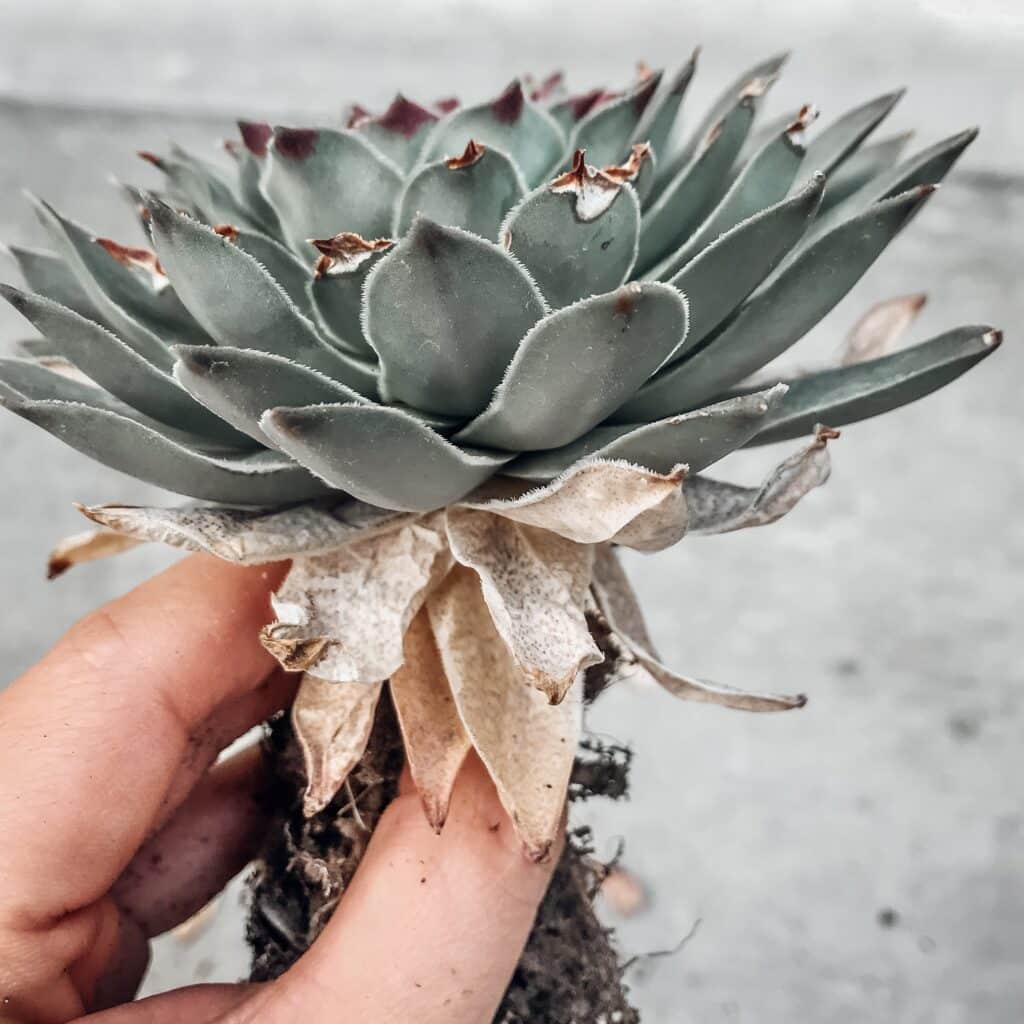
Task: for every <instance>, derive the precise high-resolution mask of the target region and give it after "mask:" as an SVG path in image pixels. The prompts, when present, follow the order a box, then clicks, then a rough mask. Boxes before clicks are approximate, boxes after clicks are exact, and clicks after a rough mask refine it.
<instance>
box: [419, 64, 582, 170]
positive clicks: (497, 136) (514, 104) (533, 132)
mask: <svg viewBox="0 0 1024 1024" xmlns="http://www.w3.org/2000/svg"><path fill="white" fill-rule="evenodd" d="M470 139H475V140H476V141H477V142H479V143H480V144H481V145H483V146H487V147H491V146H493V147H494V148H495V149H499V150H501V151H502V152H503V153H507V154H508V155H509V156H510V157H512V159H513V160H514V161H515V162H516V164H517V166H518V167H519V169H520V170H521V171H522V172H523V177H524V178H525V179H526V181H527V183H528V184H529V185H535V184H536V183H537V182H539V181H540V180H541V179H543V178H544V177H545V176H546V175H547V174H549V173H550V172H551V170H552V168H553V167H554V166H555V164H556V163H557V162H558V160H559V159H560V158H561V156H562V153H563V152H564V151H565V138H564V137H563V135H562V131H561V129H560V128H559V126H558V123H557V122H556V121H555V120H554V118H553V117H552V116H551V115H550V114H548V112H547V111H546V110H543V109H542V108H541V107H539V106H537V105H536V104H535V103H532V102H531V101H530V100H528V99H527V98H526V96H525V95H524V94H523V87H522V83H520V81H519V80H518V79H516V80H515V81H513V82H511V83H510V84H509V86H508V87H507V88H506V89H505V90H504V92H502V94H501V95H500V96H498V97H497V98H496V99H494V100H492V101H490V102H489V103H481V104H479V105H478V106H475V107H462V108H460V109H458V110H455V111H453V112H452V113H450V114H449V115H448V116H447V117H445V118H443V119H442V120H441V121H440V123H439V124H438V125H437V127H436V129H435V130H434V132H433V134H432V135H431V137H430V138H429V139H428V140H427V144H426V146H425V147H424V149H423V159H424V160H432V159H434V160H436V159H439V158H440V157H444V156H451V155H452V154H453V153H461V152H462V151H463V150H464V149H465V148H466V145H467V144H468V143H469V140H470Z"/></svg>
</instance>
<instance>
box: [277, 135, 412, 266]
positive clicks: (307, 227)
mask: <svg viewBox="0 0 1024 1024" xmlns="http://www.w3.org/2000/svg"><path fill="white" fill-rule="evenodd" d="M262 187H263V191H264V194H265V195H266V196H267V198H268V199H269V200H270V203H271V205H272V206H273V207H274V210H275V211H276V213H277V216H278V218H279V220H280V222H281V228H282V231H283V232H284V236H285V240H286V241H287V242H288V244H289V245H290V246H291V248H292V249H293V250H294V251H295V252H298V253H305V252H308V253H309V254H310V255H311V256H315V255H316V253H315V250H314V249H313V247H312V246H311V245H310V244H309V241H308V240H309V239H310V238H325V237H327V236H328V235H333V234H336V233H337V232H339V231H354V232H355V233H356V234H359V235H362V236H363V237H364V238H377V237H379V236H381V235H386V234H387V233H388V231H389V230H390V229H391V218H392V215H393V211H394V207H395V201H396V199H397V198H398V193H399V192H400V191H401V188H402V175H401V173H400V172H399V170H398V168H397V167H396V166H395V165H394V164H393V163H392V162H391V161H390V160H388V159H386V158H385V157H383V156H382V155H381V154H380V153H379V152H378V151H377V150H376V149H374V148H373V147H372V146H371V145H369V144H368V143H367V142H366V141H365V140H364V139H363V138H362V137H361V136H359V135H357V134H356V133H355V132H339V131H334V130H333V129H330V128H278V129H276V130H275V132H274V141H273V145H272V147H271V149H270V153H269V156H268V157H267V168H266V171H265V172H264V175H263V181H262Z"/></svg>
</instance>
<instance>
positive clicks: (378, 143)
mask: <svg viewBox="0 0 1024 1024" xmlns="http://www.w3.org/2000/svg"><path fill="white" fill-rule="evenodd" d="M437 120H438V117H437V114H435V113H433V111H430V110H427V109H426V108H425V107H421V106H420V105H419V104H418V103H413V101H412V100H409V99H406V98H405V97H404V96H403V95H402V94H401V93H399V94H398V95H397V96H396V97H395V98H394V100H392V102H391V105H390V106H389V107H388V109H387V110H385V111H384V113H383V114H380V115H379V116H377V117H365V118H360V119H359V120H358V121H357V122H356V123H355V124H353V125H351V128H352V131H354V132H355V133H356V134H357V135H362V136H363V137H364V138H365V139H366V141H367V142H369V143H370V145H372V146H373V147H374V149H377V150H379V151H380V152H381V153H383V154H384V156H386V157H387V158H388V159H389V160H390V161H392V163H394V164H395V165H396V166H397V167H398V168H400V169H401V170H402V171H403V172H404V173H406V174H408V173H409V171H410V170H411V169H412V168H413V166H414V165H415V164H416V159H417V157H418V156H419V154H420V151H421V150H422V149H423V144H424V143H425V142H426V140H427V138H428V137H429V136H430V132H431V130H432V129H433V127H434V125H435V124H436V123H437Z"/></svg>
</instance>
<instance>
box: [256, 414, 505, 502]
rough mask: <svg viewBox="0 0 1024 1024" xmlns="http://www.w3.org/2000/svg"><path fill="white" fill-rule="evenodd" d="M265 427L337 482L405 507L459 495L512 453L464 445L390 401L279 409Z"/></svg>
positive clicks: (310, 465)
mask: <svg viewBox="0 0 1024 1024" xmlns="http://www.w3.org/2000/svg"><path fill="white" fill-rule="evenodd" d="M260 427H261V429H262V430H264V431H265V432H266V433H267V434H268V435H269V436H270V437H271V439H272V440H273V441H274V443H275V445H277V446H278V447H279V448H280V449H281V450H282V451H285V452H287V453H288V454H289V455H291V456H292V457H293V458H294V459H296V461H298V462H300V463H301V464H302V465H304V466H307V467H308V468H309V469H310V470H311V471H312V472H314V473H315V474H316V475H317V476H319V477H321V478H322V479H324V480H327V481H328V482H329V483H330V484H331V485H332V486H334V487H337V488H339V489H340V490H343V491H346V492H347V493H349V494H353V495H355V497H357V498H360V499H361V500H363V501H367V502H370V504H373V505H379V506H380V507H381V508H390V509H396V510H398V511H403V512H428V511H431V510H433V509H437V508H441V507H443V506H444V505H447V504H449V503H451V502H453V501H456V500H457V499H459V498H461V497H462V496H463V495H465V494H468V493H469V492H470V491H471V490H472V489H473V488H474V487H476V486H478V485H479V484H481V483H483V481H484V480H486V479H487V478H488V477H490V476H492V475H493V474H494V473H497V472H498V471H499V470H500V468H501V466H502V465H504V463H506V462H507V461H508V460H509V459H510V458H511V455H506V454H498V453H495V452H477V451H471V450H464V449H462V448H457V447H456V446H455V445H453V444H452V443H451V442H449V441H446V440H445V439H444V438H443V437H441V435H440V434H437V433H435V431H434V430H432V429H431V428H430V427H429V426H427V425H426V424H424V423H422V422H421V421H420V420H418V419H416V418H415V417H414V416H412V415H410V414H409V413H407V412H404V411H402V410H399V409H394V408H386V407H383V406H374V405H314V406H308V407H306V408H301V409H274V410H272V411H270V412H268V413H266V414H265V415H264V417H263V419H262V420H261V421H260Z"/></svg>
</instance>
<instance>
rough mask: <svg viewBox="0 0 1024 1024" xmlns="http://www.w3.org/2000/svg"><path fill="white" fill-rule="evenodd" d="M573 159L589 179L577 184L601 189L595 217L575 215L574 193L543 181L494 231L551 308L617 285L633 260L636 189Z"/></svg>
mask: <svg viewBox="0 0 1024 1024" xmlns="http://www.w3.org/2000/svg"><path fill="white" fill-rule="evenodd" d="M578 163H579V164H580V168H579V174H580V176H581V177H582V178H584V179H586V178H589V179H590V180H589V181H588V180H583V181H582V182H581V185H580V188H581V189H584V188H597V189H599V190H600V192H601V196H600V199H601V204H602V206H603V209H601V211H600V212H599V213H598V214H597V215H596V216H591V217H587V218H583V217H581V216H580V214H579V212H578V206H579V202H580V198H579V193H578V192H575V191H573V192H566V191H558V190H557V189H555V188H554V187H553V185H551V184H545V185H542V186H541V187H540V188H539V189H537V190H536V191H534V192H531V193H530V194H529V195H528V196H527V197H526V198H525V199H523V201H522V202H521V203H519V205H518V206H516V207H515V209H513V210H512V212H511V213H510V214H509V216H508V218H507V219H506V221H505V223H504V224H503V225H502V228H501V232H500V237H501V238H502V239H503V240H504V242H505V244H506V245H507V246H508V247H509V249H510V251H511V252H512V254H513V255H514V256H515V257H516V258H517V259H519V260H520V261H521V262H522V263H523V265H524V266H525V267H526V269H527V270H528V271H529V272H530V274H531V275H532V276H533V278H534V280H535V281H536V282H537V284H538V286H539V287H540V290H541V291H542V292H543V293H544V297H545V298H546V299H547V300H548V302H549V303H550V305H551V306H552V308H554V309H560V308H561V307H562V306H568V305H569V304H571V303H573V302H576V301H578V300H579V299H582V298H584V297H586V296H588V295H600V294H602V293H603V292H610V291H612V290H613V289H615V288H618V286H619V285H620V284H622V282H623V281H625V280H626V278H627V277H628V276H629V272H630V270H632V268H633V264H634V262H635V261H636V251H637V239H638V237H639V232H640V201H639V200H638V199H637V195H636V192H634V190H633V189H632V187H631V186H630V185H628V184H621V183H619V182H616V181H614V180H612V179H610V178H608V177H607V176H605V175H603V173H602V172H600V171H596V170H595V169H594V168H588V167H586V165H585V164H583V163H582V154H580V155H579V161H578ZM574 170H575V168H574ZM558 180H561V179H558ZM597 182H599V184H598V183H597Z"/></svg>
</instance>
